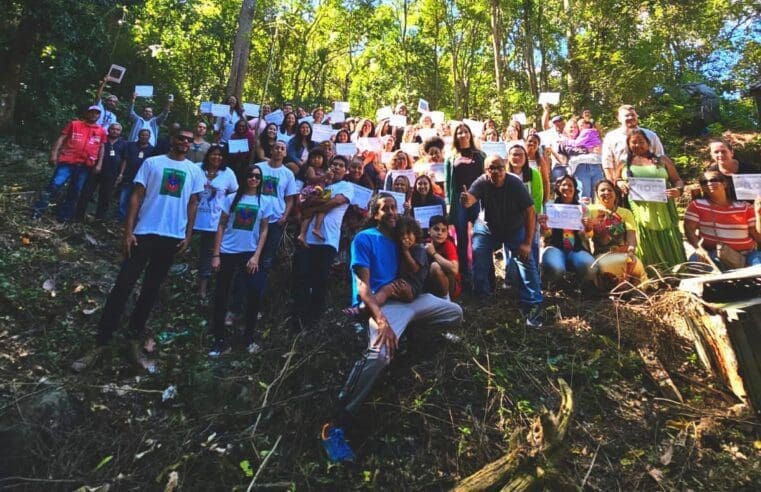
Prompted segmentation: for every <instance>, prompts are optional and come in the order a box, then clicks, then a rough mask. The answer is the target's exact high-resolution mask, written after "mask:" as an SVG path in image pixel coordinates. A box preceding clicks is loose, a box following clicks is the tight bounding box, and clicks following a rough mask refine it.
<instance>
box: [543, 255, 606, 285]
mask: <svg viewBox="0 0 761 492" xmlns="http://www.w3.org/2000/svg"><path fill="white" fill-rule="evenodd" d="M594 262H595V258H594V256H592V255H591V254H589V253H588V252H587V251H584V250H581V251H562V250H560V249H558V248H556V247H555V246H549V247H547V248H545V249H544V251H542V259H541V265H542V278H544V279H545V281H547V282H554V281H556V280H559V279H560V278H561V277H562V276H563V275H564V274H565V272H566V271H573V272H574V273H575V274H576V278H577V280H578V281H579V282H584V281H587V280H589V267H591V266H592V263H594Z"/></svg>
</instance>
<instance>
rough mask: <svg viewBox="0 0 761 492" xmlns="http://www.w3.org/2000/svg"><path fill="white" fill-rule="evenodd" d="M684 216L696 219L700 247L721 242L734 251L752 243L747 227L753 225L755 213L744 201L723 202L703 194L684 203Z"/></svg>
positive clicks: (752, 244)
mask: <svg viewBox="0 0 761 492" xmlns="http://www.w3.org/2000/svg"><path fill="white" fill-rule="evenodd" d="M684 220H685V222H686V221H689V222H697V223H698V229H699V230H700V237H701V238H702V239H703V247H705V248H706V249H713V248H715V247H716V244H717V243H719V242H722V243H724V244H726V245H727V246H731V247H732V248H734V249H735V250H737V251H748V250H752V249H754V248H755V247H756V241H755V240H754V239H753V238H752V237H751V236H750V232H749V229H750V228H752V227H755V223H756V214H755V212H754V211H753V207H752V206H750V205H748V204H747V203H745V202H732V203H730V204H729V205H727V206H719V205H714V204H712V203H710V202H709V201H708V200H706V199H705V198H699V199H697V200H693V201H692V202H690V204H689V205H688V206H687V210H686V211H685V213H684Z"/></svg>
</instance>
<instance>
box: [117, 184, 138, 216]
mask: <svg viewBox="0 0 761 492" xmlns="http://www.w3.org/2000/svg"><path fill="white" fill-rule="evenodd" d="M133 186H134V185H133V184H132V183H122V185H121V187H120V188H119V222H124V219H126V218H127V212H129V199H130V198H131V197H132V188H133Z"/></svg>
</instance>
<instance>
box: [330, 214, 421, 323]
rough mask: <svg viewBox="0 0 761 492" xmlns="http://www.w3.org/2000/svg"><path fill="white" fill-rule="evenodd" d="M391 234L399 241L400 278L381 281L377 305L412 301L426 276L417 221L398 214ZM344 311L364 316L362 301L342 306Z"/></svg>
mask: <svg viewBox="0 0 761 492" xmlns="http://www.w3.org/2000/svg"><path fill="white" fill-rule="evenodd" d="M394 235H395V237H396V241H397V243H398V245H399V250H400V256H401V264H400V265H399V278H397V279H395V280H393V281H392V282H390V283H388V284H386V285H384V286H383V287H381V288H380V289H378V290H377V291H376V292H375V301H376V302H377V303H378V306H379V307H381V306H383V305H385V304H386V303H387V302H388V301H390V300H395V301H401V302H412V301H413V300H415V298H416V297H417V296H419V295H420V293H421V292H422V291H423V285H425V282H426V280H427V278H428V271H429V264H428V253H427V252H426V250H425V246H424V245H423V244H421V243H420V241H421V239H422V237H423V231H422V229H420V224H418V223H417V221H416V220H415V219H414V218H412V217H408V216H400V217H399V219H398V220H397V222H396V227H395V228H394ZM343 312H344V314H346V315H347V316H351V317H358V316H366V315H367V314H368V311H367V308H366V306H365V305H364V304H360V305H359V306H358V307H350V308H346V309H344V311H343Z"/></svg>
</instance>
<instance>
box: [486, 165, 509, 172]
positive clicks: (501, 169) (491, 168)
mask: <svg viewBox="0 0 761 492" xmlns="http://www.w3.org/2000/svg"><path fill="white" fill-rule="evenodd" d="M486 169H487V170H489V171H504V170H505V166H489V167H487V168H486Z"/></svg>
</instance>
